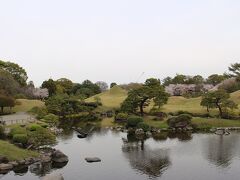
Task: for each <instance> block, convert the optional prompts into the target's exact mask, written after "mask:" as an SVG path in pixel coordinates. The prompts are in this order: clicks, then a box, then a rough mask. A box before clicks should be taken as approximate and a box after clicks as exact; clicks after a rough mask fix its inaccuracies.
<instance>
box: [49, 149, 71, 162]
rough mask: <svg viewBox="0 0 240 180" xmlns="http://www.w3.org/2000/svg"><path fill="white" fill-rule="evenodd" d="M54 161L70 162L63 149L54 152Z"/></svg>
mask: <svg viewBox="0 0 240 180" xmlns="http://www.w3.org/2000/svg"><path fill="white" fill-rule="evenodd" d="M52 161H53V162H55V163H66V162H68V157H67V156H66V155H65V154H63V153H62V152H61V151H59V150H56V151H54V152H53V153H52Z"/></svg>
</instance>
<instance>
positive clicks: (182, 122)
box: [167, 114, 192, 128]
mask: <svg viewBox="0 0 240 180" xmlns="http://www.w3.org/2000/svg"><path fill="white" fill-rule="evenodd" d="M191 120H192V116H191V115H189V114H181V115H179V116H177V117H172V118H170V119H168V121H167V123H168V125H169V127H172V128H183V127H186V126H188V125H190V124H191Z"/></svg>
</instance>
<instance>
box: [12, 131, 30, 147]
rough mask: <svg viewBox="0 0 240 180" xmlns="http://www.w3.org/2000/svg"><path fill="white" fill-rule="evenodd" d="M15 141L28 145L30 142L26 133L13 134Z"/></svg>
mask: <svg viewBox="0 0 240 180" xmlns="http://www.w3.org/2000/svg"><path fill="white" fill-rule="evenodd" d="M13 142H15V143H22V144H23V145H26V144H27V143H28V136H27V135H26V134H15V135H14V136H13Z"/></svg>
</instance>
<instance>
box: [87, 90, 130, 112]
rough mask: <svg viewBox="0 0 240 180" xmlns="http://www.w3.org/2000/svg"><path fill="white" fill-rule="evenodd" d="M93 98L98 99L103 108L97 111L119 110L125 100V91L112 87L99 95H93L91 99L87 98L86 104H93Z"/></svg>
mask: <svg viewBox="0 0 240 180" xmlns="http://www.w3.org/2000/svg"><path fill="white" fill-rule="evenodd" d="M95 97H100V98H101V101H102V104H103V106H102V107H99V110H103V111H105V110H108V109H114V108H119V107H120V105H121V103H122V102H123V101H124V100H125V99H126V97H127V91H126V90H124V89H122V88H121V87H119V86H114V87H113V88H112V89H110V90H108V91H106V92H103V93H101V94H98V95H95V96H93V97H90V98H88V99H87V100H86V101H87V102H94V98H95Z"/></svg>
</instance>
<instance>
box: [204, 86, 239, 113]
mask: <svg viewBox="0 0 240 180" xmlns="http://www.w3.org/2000/svg"><path fill="white" fill-rule="evenodd" d="M229 98H230V94H229V93H227V92H226V91H225V90H222V89H220V90H217V91H211V92H208V93H206V94H205V95H204V96H203V98H202V101H201V105H202V106H205V107H207V108H208V109H209V108H218V110H219V114H220V117H223V110H224V109H228V108H229V109H235V108H237V104H236V103H234V102H233V101H232V100H230V99H229Z"/></svg>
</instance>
